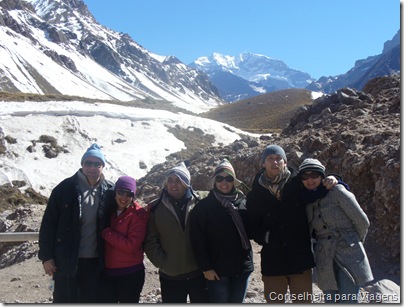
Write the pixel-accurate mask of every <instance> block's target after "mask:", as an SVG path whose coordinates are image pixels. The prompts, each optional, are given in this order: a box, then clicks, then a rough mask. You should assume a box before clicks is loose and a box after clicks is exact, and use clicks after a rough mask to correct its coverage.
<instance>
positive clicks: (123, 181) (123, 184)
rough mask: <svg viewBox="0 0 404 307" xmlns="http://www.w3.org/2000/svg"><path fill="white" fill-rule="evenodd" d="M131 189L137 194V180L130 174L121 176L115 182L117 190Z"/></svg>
mask: <svg viewBox="0 0 404 307" xmlns="http://www.w3.org/2000/svg"><path fill="white" fill-rule="evenodd" d="M117 190H129V191H131V192H132V193H133V194H136V180H135V179H134V178H132V177H130V176H121V177H119V178H118V180H117V181H116V183H115V191H117Z"/></svg>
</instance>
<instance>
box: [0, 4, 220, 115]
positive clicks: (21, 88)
mask: <svg viewBox="0 0 404 307" xmlns="http://www.w3.org/2000/svg"><path fill="white" fill-rule="evenodd" d="M0 58H1V61H0V73H1V82H0V90H2V91H8V92H28V93H38V94H65V95H75V96H82V97H88V98H95V99H117V100H122V101H131V100H134V99H146V98H149V99H150V98H152V99H157V100H165V101H167V103H168V102H171V103H173V104H174V105H176V106H177V107H180V108H183V109H187V110H191V111H193V112H196V113H198V112H201V111H206V110H208V109H209V108H211V107H213V106H217V105H218V104H221V103H222V102H223V101H221V100H220V98H219V97H218V92H217V89H216V88H215V87H214V86H213V85H212V84H211V83H210V81H209V78H208V76H206V75H205V74H202V73H200V72H197V71H196V70H194V69H191V68H189V67H187V66H186V65H185V64H183V63H182V62H180V61H179V60H178V59H177V58H175V57H174V56H160V55H157V54H154V53H152V52H150V51H148V50H146V49H145V48H143V47H142V46H140V45H139V44H137V43H136V42H135V41H134V40H133V39H132V38H131V37H129V35H127V34H124V33H118V32H116V31H113V30H110V29H108V28H106V27H104V26H102V25H101V24H99V23H98V22H97V21H96V20H95V19H94V17H93V16H92V15H91V13H90V12H89V10H88V8H87V6H86V5H85V4H84V2H83V1H82V0H2V1H0Z"/></svg>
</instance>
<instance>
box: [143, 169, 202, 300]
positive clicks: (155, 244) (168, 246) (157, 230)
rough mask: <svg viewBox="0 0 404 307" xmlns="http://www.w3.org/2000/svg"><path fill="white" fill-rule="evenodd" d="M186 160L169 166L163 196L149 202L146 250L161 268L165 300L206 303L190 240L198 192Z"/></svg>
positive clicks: (162, 294) (162, 292)
mask: <svg viewBox="0 0 404 307" xmlns="http://www.w3.org/2000/svg"><path fill="white" fill-rule="evenodd" d="M190 181H191V175H190V173H189V171H188V169H187V167H186V165H185V164H184V163H181V164H180V165H178V166H176V167H174V168H172V169H170V170H169V171H168V172H167V175H166V179H165V181H164V183H163V190H162V192H161V195H160V197H159V198H158V199H157V200H155V201H153V202H152V203H151V205H150V219H149V222H148V227H147V233H146V238H145V241H144V243H143V249H144V251H145V253H146V255H147V257H148V258H149V259H150V261H151V262H152V263H153V265H154V266H156V267H157V268H159V275H160V285H161V297H162V301H163V303H187V300H188V296H189V300H190V302H191V303H207V302H208V293H207V286H206V282H205V278H204V276H203V273H202V271H201V270H199V268H198V266H197V264H196V260H195V257H194V253H193V250H192V246H191V239H190V219H189V215H190V212H191V210H193V208H194V206H195V204H196V202H197V201H198V200H199V195H196V194H195V193H194V191H193V189H192V187H191V182H190Z"/></svg>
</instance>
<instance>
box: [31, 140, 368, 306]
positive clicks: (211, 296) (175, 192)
mask: <svg viewBox="0 0 404 307" xmlns="http://www.w3.org/2000/svg"><path fill="white" fill-rule="evenodd" d="M105 164H106V160H105V157H104V155H103V153H102V152H101V149H100V147H99V146H98V145H97V144H92V145H91V146H90V147H89V148H88V149H87V151H86V152H85V153H84V155H83V157H82V159H81V168H80V169H79V170H78V171H77V172H76V173H75V174H74V175H73V176H72V177H70V178H67V179H65V180H63V181H62V182H61V183H59V184H58V185H57V186H56V187H55V188H54V189H53V190H52V193H51V195H50V197H49V201H48V205H47V207H46V210H45V213H44V216H43V219H42V223H41V227H40V231H39V253H38V257H39V259H40V260H41V261H42V263H43V267H44V270H45V273H46V274H48V275H50V276H52V279H53V281H54V290H53V302H54V303H138V302H139V299H140V294H141V291H142V288H143V285H144V282H145V266H144V263H143V261H144V254H146V255H147V257H148V258H149V260H150V261H151V262H152V263H153V265H154V266H156V267H157V268H158V269H159V279H160V287H161V296H162V302H163V303H186V302H188V300H189V301H190V302H191V303H243V302H244V299H245V296H246V291H247V287H248V284H249V278H250V275H251V272H252V271H253V270H254V262H253V251H252V246H251V242H250V240H254V241H255V242H256V243H258V244H259V245H261V246H262V249H261V252H260V255H261V274H262V281H263V284H264V295H265V300H266V301H267V302H268V303H280V302H285V301H286V300H288V299H290V300H291V301H293V302H298V303H310V302H312V301H313V300H314V299H313V290H312V275H313V268H314V267H316V270H315V271H314V272H315V274H316V278H317V281H316V282H317V284H318V286H319V288H320V289H321V290H323V293H324V300H325V301H326V302H338V301H339V302H357V301H358V298H359V289H360V287H361V286H362V285H364V284H365V283H367V282H369V281H371V280H373V276H372V271H371V268H370V265H369V261H368V258H367V256H366V252H365V250H364V247H363V243H364V240H365V237H366V234H367V230H368V227H369V220H368V218H367V216H366V214H365V213H364V212H363V210H362V209H361V207H360V205H359V204H358V202H357V201H356V198H355V196H354V195H353V194H352V193H351V192H350V191H349V187H348V185H347V184H345V183H344V182H342V181H341V180H337V178H336V177H335V176H328V177H327V176H326V173H325V167H324V166H323V165H322V164H321V162H320V161H318V160H317V159H311V158H307V159H305V160H304V161H303V162H302V164H301V165H300V167H299V170H294V169H292V168H290V167H288V166H287V157H286V154H285V151H284V150H283V148H282V147H280V146H278V145H269V146H267V147H266V148H265V149H264V151H263V153H262V156H261V170H260V171H259V172H258V173H257V174H256V176H255V178H254V181H253V184H252V188H251V190H250V191H249V192H248V193H246V194H244V193H243V192H242V191H241V189H240V185H241V184H242V182H241V181H240V180H239V179H237V177H236V173H235V170H234V168H233V166H232V164H231V163H230V162H229V161H228V160H227V159H223V160H222V161H221V162H220V163H219V164H218V165H217V166H216V167H215V169H214V172H213V174H212V175H211V177H210V178H209V180H208V182H207V191H194V189H193V188H192V185H191V175H190V172H189V170H188V169H187V167H186V165H185V164H184V163H181V164H179V165H177V166H175V167H173V168H172V169H170V170H169V171H168V172H167V174H166V177H165V180H164V182H163V189H162V191H161V193H160V195H159V196H158V198H157V199H156V200H154V201H153V202H152V203H151V204H149V205H147V206H146V207H142V206H141V205H139V203H138V202H137V201H136V196H135V195H136V180H135V179H134V178H132V177H130V176H121V177H120V178H119V179H118V180H117V181H116V182H115V183H112V182H110V181H109V180H107V179H106V178H105V177H104V174H103V169H104V167H105ZM287 295H289V296H290V297H289V298H288V297H287Z"/></svg>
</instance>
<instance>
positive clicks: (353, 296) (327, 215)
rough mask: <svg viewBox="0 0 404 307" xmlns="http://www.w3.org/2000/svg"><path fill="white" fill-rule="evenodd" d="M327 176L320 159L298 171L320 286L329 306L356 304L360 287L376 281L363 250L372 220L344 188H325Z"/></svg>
mask: <svg viewBox="0 0 404 307" xmlns="http://www.w3.org/2000/svg"><path fill="white" fill-rule="evenodd" d="M324 173H325V167H324V166H323V165H322V164H321V163H320V161H318V160H317V159H310V158H309V159H305V160H304V161H303V163H302V164H301V165H300V167H299V175H300V179H301V181H302V184H303V193H302V199H303V201H304V202H305V203H306V204H307V207H306V212H307V217H308V221H309V225H310V231H311V233H312V235H313V236H314V237H315V239H316V245H315V259H316V272H317V284H318V286H319V288H320V289H321V290H323V292H324V300H325V301H326V302H341V303H342V302H345V303H356V302H358V298H359V288H360V286H362V285H363V284H365V283H367V282H369V281H371V280H373V275H372V270H371V268H370V265H369V261H368V258H367V255H366V252H365V249H364V246H363V243H364V241H365V237H366V234H367V231H368V228H369V219H368V217H367V216H366V214H365V212H364V211H363V210H362V208H361V207H360V205H359V204H358V202H357V200H356V198H355V196H354V195H353V194H352V193H351V192H349V191H348V190H347V189H346V188H345V187H344V185H342V184H338V185H336V186H335V187H334V188H333V189H331V190H327V189H325V188H324V187H323V185H322V184H321V181H322V179H323V178H324Z"/></svg>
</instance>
